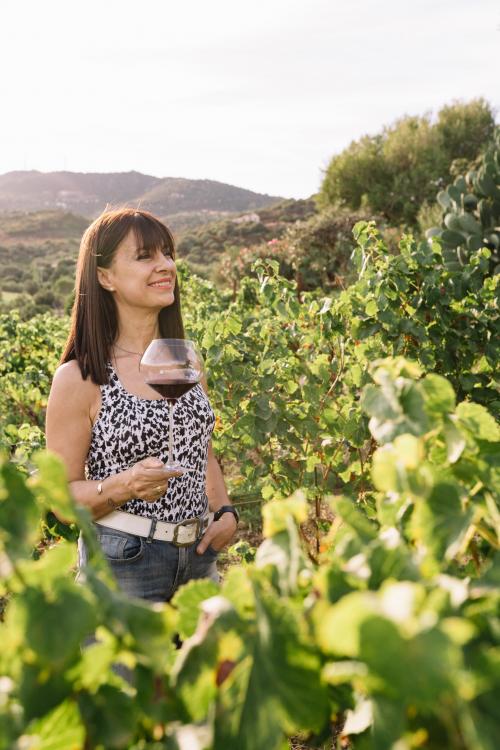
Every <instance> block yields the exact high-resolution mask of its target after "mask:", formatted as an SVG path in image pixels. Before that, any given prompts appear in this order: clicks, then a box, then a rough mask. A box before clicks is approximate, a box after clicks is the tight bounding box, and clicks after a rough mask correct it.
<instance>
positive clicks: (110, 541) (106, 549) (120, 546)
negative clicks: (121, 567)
mask: <svg viewBox="0 0 500 750" xmlns="http://www.w3.org/2000/svg"><path fill="white" fill-rule="evenodd" d="M99 543H100V545H101V549H102V551H103V554H104V556H105V557H106V558H107V559H108V560H110V561H112V562H116V563H127V562H133V561H134V560H140V559H141V557H142V556H143V555H144V539H143V537H141V536H135V535H133V534H125V533H124V532H122V533H120V534H117V533H115V532H113V531H104V532H100V533H99Z"/></svg>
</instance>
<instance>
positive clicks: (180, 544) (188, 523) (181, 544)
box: [172, 518, 200, 547]
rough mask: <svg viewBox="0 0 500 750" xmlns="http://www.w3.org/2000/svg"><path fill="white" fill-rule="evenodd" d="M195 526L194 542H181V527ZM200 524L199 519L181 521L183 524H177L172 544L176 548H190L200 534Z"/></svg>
mask: <svg viewBox="0 0 500 750" xmlns="http://www.w3.org/2000/svg"><path fill="white" fill-rule="evenodd" d="M193 524H196V533H195V537H194V539H193V541H191V542H179V539H178V533H179V526H192V525H193ZM199 524H200V519H199V518H188V519H187V521H181V523H178V524H176V526H175V529H174V537H173V539H172V544H175V545H176V547H189V545H190V544H193V542H194V541H195V539H196V538H197V537H198V534H199V528H200V527H199Z"/></svg>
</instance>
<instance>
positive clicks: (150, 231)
mask: <svg viewBox="0 0 500 750" xmlns="http://www.w3.org/2000/svg"><path fill="white" fill-rule="evenodd" d="M130 218H131V226H130V228H131V230H132V231H133V232H134V235H135V238H136V240H137V243H138V247H139V248H141V249H142V250H146V251H147V252H151V253H154V252H155V251H156V250H161V251H162V250H163V248H165V247H166V248H168V250H169V252H170V255H171V256H172V258H174V259H175V243H174V238H173V236H172V234H171V232H170V230H169V229H168V227H166V226H165V225H164V224H162V222H160V221H158V220H157V219H156V217H154V216H152V215H151V214H145V213H134V214H133V215H132V216H131V217H130Z"/></svg>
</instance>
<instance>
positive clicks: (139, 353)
mask: <svg viewBox="0 0 500 750" xmlns="http://www.w3.org/2000/svg"><path fill="white" fill-rule="evenodd" d="M113 346H116V348H117V349H121V351H122V352H126V353H127V354H137V356H138V357H142V353H141V352H131V351H129V350H128V349H124V348H123V346H118V344H113Z"/></svg>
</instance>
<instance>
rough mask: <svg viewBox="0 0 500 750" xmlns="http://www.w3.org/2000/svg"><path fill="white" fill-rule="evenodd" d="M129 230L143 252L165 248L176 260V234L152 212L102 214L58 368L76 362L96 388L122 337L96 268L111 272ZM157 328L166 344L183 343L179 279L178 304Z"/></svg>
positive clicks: (89, 237)
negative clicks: (114, 258) (119, 337)
mask: <svg viewBox="0 0 500 750" xmlns="http://www.w3.org/2000/svg"><path fill="white" fill-rule="evenodd" d="M130 230H132V231H133V232H134V233H135V236H136V239H137V240H138V242H139V243H140V246H141V247H143V248H144V249H145V250H150V251H156V250H158V249H163V248H164V247H167V248H168V249H169V251H170V253H171V255H172V258H173V259H175V244H174V238H173V236H172V233H171V232H170V230H169V229H168V227H166V226H165V224H163V223H162V222H161V221H160V220H159V219H157V218H156V217H155V216H153V214H151V213H149V211H143V210H139V209H134V208H117V209H113V210H108V211H104V213H102V214H101V215H100V216H98V217H97V219H95V221H93V222H92V224H91V225H90V226H89V227H88V228H87V229H86V230H85V232H84V235H83V237H82V241H81V243H80V252H79V255H78V263H77V268H76V282H75V301H74V303H73V309H72V311H71V326H70V332H69V336H68V339H67V341H66V344H65V346H64V350H63V353H62V355H61V359H60V362H59V364H63V363H64V362H69V361H70V360H72V359H76V360H77V362H78V365H79V367H80V371H81V373H82V378H83V379H84V380H86V379H87V377H88V375H90V377H91V380H92V381H93V382H94V383H96V384H97V385H103V384H104V383H107V382H108V374H107V371H106V363H107V362H108V360H109V357H110V354H111V347H112V345H113V343H114V341H115V339H116V335H117V333H118V315H117V309H116V303H115V300H114V297H113V295H112V294H111V292H109V291H108V290H107V289H104V288H103V287H102V286H101V285H100V283H99V281H98V277H97V268H98V267H100V268H109V266H110V265H111V263H112V261H113V257H114V255H115V252H116V249H117V247H118V245H119V244H120V242H121V241H122V240H123V239H125V237H126V236H127V234H128V233H129V232H130ZM158 323H159V328H160V335H161V337H162V338H176V339H183V338H185V336H184V326H183V323H182V315H181V302H180V294H179V284H178V281H177V276H176V278H175V287H174V301H173V303H172V304H171V305H169V306H168V307H164V308H163V309H162V310H160V313H159V315H158Z"/></svg>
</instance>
